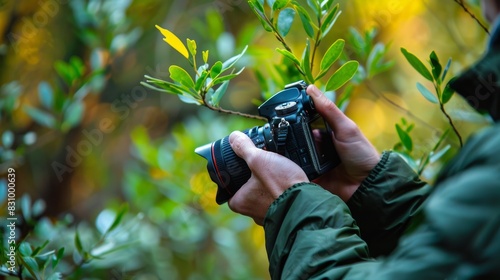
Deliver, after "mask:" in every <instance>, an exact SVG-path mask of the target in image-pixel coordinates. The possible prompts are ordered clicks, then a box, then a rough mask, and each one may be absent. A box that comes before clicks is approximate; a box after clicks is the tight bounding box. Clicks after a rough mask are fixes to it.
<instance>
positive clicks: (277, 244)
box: [264, 183, 370, 279]
mask: <svg viewBox="0 0 500 280" xmlns="http://www.w3.org/2000/svg"><path fill="white" fill-rule="evenodd" d="M264 230H265V239H266V250H267V253H268V257H269V263H270V268H269V269H270V274H271V278H272V279H310V278H312V276H313V275H321V274H323V273H328V274H329V275H331V274H332V273H333V274H336V275H337V276H340V275H343V274H345V273H346V272H347V271H348V270H349V269H350V265H352V264H353V263H356V262H359V261H360V260H366V261H369V260H370V258H369V255H368V247H367V245H366V243H365V242H364V241H363V240H362V239H361V238H360V236H359V228H358V227H357V226H356V222H355V221H354V219H353V218H352V216H351V214H350V211H349V208H348V207H347V206H346V205H345V203H344V202H343V201H342V200H341V199H340V198H339V197H337V196H334V195H332V194H331V193H330V192H328V191H326V190H324V189H323V188H321V187H320V186H318V185H315V184H313V183H302V184H297V185H294V186H292V187H291V188H289V189H288V190H286V191H285V192H284V193H283V194H282V195H281V196H280V197H279V198H278V199H277V200H275V201H274V202H273V204H271V206H270V207H269V210H268V212H267V215H266V219H265V221H264ZM336 278H337V277H336ZM338 278H340V277H338Z"/></svg>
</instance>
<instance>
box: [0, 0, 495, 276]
mask: <svg viewBox="0 0 500 280" xmlns="http://www.w3.org/2000/svg"><path fill="white" fill-rule="evenodd" d="M388 2H390V3H388ZM450 2H453V1H450ZM472 2H474V1H469V3H468V5H472V6H471V7H470V8H471V10H472V11H475V12H477V11H478V8H477V3H475V4H474V3H472ZM436 3H437V2H436ZM440 5H441V4H440V3H437V4H433V3H420V2H419V3H416V2H414V1H382V0H374V1H370V2H368V1H361V0H357V1H333V0H326V1H316V0H300V1H288V0H287V1H283V0H266V1H264V0H250V1H248V5H247V3H246V1H228V0H215V1H208V0H207V1H184V0H176V1H167V2H165V1H160V0H145V1H132V0H127V1H123V0H71V1H62V0H47V1H37V0H22V1H6V2H1V3H0V32H2V34H4V36H3V41H0V65H1V66H3V69H8V70H9V71H3V72H2V73H1V74H0V84H1V86H0V120H1V122H0V135H1V139H0V142H1V145H0V172H1V173H2V176H3V175H7V172H8V170H9V168H13V169H15V174H16V177H15V178H16V179H15V183H16V199H17V200H16V203H15V208H16V210H15V217H16V218H17V222H16V228H15V231H14V234H15V237H16V238H15V240H16V243H15V244H16V247H15V250H14V251H15V255H16V257H15V262H16V267H17V268H18V269H17V270H16V271H15V272H12V271H9V270H8V263H7V261H8V260H9V256H8V255H7V253H8V252H9V250H10V248H9V247H8V245H9V244H8V238H6V237H7V236H8V235H9V234H11V232H10V231H9V228H8V227H7V225H8V220H7V219H4V218H3V217H7V215H8V214H7V212H5V214H3V213H4V211H7V207H8V205H9V204H8V199H7V198H8V193H7V189H8V188H7V186H8V181H7V180H6V179H4V178H3V177H2V178H1V179H0V207H1V208H0V209H1V210H0V213H2V215H1V216H2V219H1V221H0V232H1V233H2V234H3V236H4V239H3V241H2V248H1V249H2V250H1V251H2V252H3V253H2V254H1V255H0V261H1V267H0V274H1V275H4V276H5V277H7V279H15V278H23V279H267V278H269V276H268V274H267V256H266V253H265V251H264V237H263V232H262V229H261V228H259V227H257V226H256V225H254V224H253V222H252V221H251V220H250V219H248V218H246V217H242V216H239V215H236V214H234V213H232V212H231V211H230V210H229V209H228V207H227V205H222V206H217V205H216V203H215V200H214V197H215V192H216V187H215V185H214V184H213V183H212V182H211V181H210V178H209V176H208V174H207V172H206V167H205V164H206V162H205V161H204V159H202V158H201V157H199V156H197V155H196V154H195V153H194V149H195V148H196V147H198V146H201V145H203V144H206V143H208V142H211V141H214V140H216V139H219V138H222V137H224V136H226V135H228V134H229V133H230V132H231V131H234V130H242V129H246V128H249V127H252V126H255V125H262V122H261V121H259V120H257V119H250V118H242V117H240V116H247V117H249V116H254V115H255V111H256V110H255V109H256V105H258V104H260V103H261V102H262V101H263V100H265V99H267V98H268V97H270V96H271V95H272V94H274V93H276V92H277V91H279V90H281V89H282V88H283V87H284V85H286V84H288V83H290V82H294V81H296V80H299V79H303V80H306V81H307V82H309V83H315V84H316V85H317V86H318V87H320V88H321V89H322V90H323V91H325V94H326V95H327V96H328V97H329V98H331V99H332V100H334V101H335V102H336V103H337V105H338V106H339V107H340V108H341V109H342V110H344V111H345V112H346V113H347V114H348V115H349V116H351V117H352V118H353V119H354V120H357V121H358V122H359V125H360V127H361V128H362V130H364V131H365V134H367V136H368V137H369V138H370V140H372V141H373V142H374V143H375V145H376V146H377V147H378V148H379V149H390V148H393V149H394V150H395V151H396V152H398V153H400V154H401V155H402V156H403V157H404V158H405V159H406V160H407V161H408V162H409V164H410V165H411V166H412V167H413V168H414V169H415V170H416V171H418V172H419V173H420V174H422V176H424V178H426V179H429V180H432V178H434V176H435V174H436V173H437V172H438V171H439V169H440V167H441V166H442V165H443V164H444V163H446V161H447V160H448V159H449V158H451V157H452V156H453V154H455V153H456V152H457V151H458V149H459V147H460V143H459V141H457V137H456V136H457V135H461V137H463V138H464V140H465V139H466V138H467V136H468V135H469V134H470V132H471V131H474V130H475V129H477V128H478V127H481V126H484V125H486V124H487V123H488V122H487V121H486V120H485V118H484V117H483V116H480V115H478V114H475V113H474V112H472V111H471V110H470V108H468V107H466V106H464V105H463V104H464V103H460V100H457V99H458V98H455V97H454V95H453V93H452V92H451V91H450V90H449V88H448V87H447V84H448V83H449V80H450V78H447V77H452V76H453V75H455V74H456V73H458V71H459V70H460V68H461V67H464V66H465V65H466V64H467V63H468V62H470V61H469V60H468V59H473V57H471V58H469V57H468V56H467V54H468V53H477V52H479V51H478V50H477V49H476V48H477V47H478V46H477V43H476V42H477V40H482V39H484V38H485V37H484V34H483V33H484V32H483V31H482V30H481V28H480V27H479V26H477V25H475V24H470V21H469V20H470V18H469V17H467V15H466V16H465V17H464V16H463V11H462V10H461V7H459V6H458V5H454V6H453V7H454V9H450V10H447V9H441V7H440ZM178 11H186V13H182V14H180V13H179V12H178ZM342 11H344V12H343V13H342ZM346 11H347V12H346ZM450 11H451V12H450ZM434 13H435V14H434ZM448 13H451V14H448ZM407 18H409V19H413V21H410V22H409V23H406V22H405V21H403V20H402V19H407ZM448 18H451V19H456V21H452V20H448ZM444 19H446V20H444ZM463 22H465V23H463ZM155 25H158V26H162V27H163V28H159V29H160V31H162V34H163V37H166V40H165V41H166V42H167V44H168V45H170V46H168V45H165V43H164V42H162V41H161V37H160V36H159V35H160V34H159V33H158V30H156V29H155V28H154V26H155ZM400 25H401V26H402V27H401V29H397V28H399V26H400ZM450 25H451V26H454V27H456V26H458V29H461V28H463V29H464V30H465V27H464V25H466V27H467V28H469V29H466V30H465V31H463V30H460V31H461V32H460V33H462V34H466V35H467V36H469V37H467V38H460V37H458V36H457V34H456V32H455V31H454V30H453V29H451V28H450ZM411 26H417V27H419V28H420V29H419V30H418V33H419V34H424V35H425V34H427V35H428V37H426V39H425V38H424V40H427V42H426V43H422V44H414V45H412V47H411V50H412V53H410V52H409V51H406V49H401V50H402V53H400V52H398V50H399V49H400V48H401V47H404V45H407V44H405V43H406V42H407V41H405V40H408V38H406V37H404V36H403V35H406V36H410V35H407V34H412V32H411V30H409V29H411V28H410V27H411ZM439 26H443V27H442V28H439ZM165 29H168V30H167V31H168V32H165ZM398 30H403V31H402V33H403V35H401V34H399V37H397V34H398ZM426 30H427V31H426ZM450 30H451V31H450ZM466 31H467V32H466ZM426 32H427V33H426ZM165 34H166V35H165ZM186 34H188V35H186ZM172 35H174V36H175V38H173V37H172ZM393 36H396V37H395V38H393ZM447 36H448V37H449V38H451V39H449V38H448V37H447ZM471 36H475V37H471ZM172 38H173V39H172ZM179 38H189V39H186V40H184V39H179ZM471 38H473V39H474V40H471ZM410 39H411V40H412V41H411V42H413V40H416V39H415V38H410ZM466 39H468V40H470V41H472V43H470V44H467V41H468V40H466ZM179 42H180V44H179ZM184 42H185V43H184ZM430 43H432V46H429V44H430ZM441 44H442V45H441ZM393 45H396V48H391V46H393ZM417 46H418V47H417ZM434 46H435V47H434ZM452 46H455V47H454V48H452ZM172 47H173V48H172ZM394 49H396V51H394ZM409 49H410V48H409ZM434 49H435V50H436V51H435V52H434V51H432V50H434ZM451 49H454V50H455V52H454V53H450V50H451ZM429 52H430V53H431V54H430V56H429V60H428V64H427V65H428V66H426V64H425V61H424V60H423V59H419V58H418V57H423V55H422V53H425V54H427V53H429ZM436 53H440V54H441V53H444V54H443V56H444V55H449V56H453V60H454V63H453V64H451V63H450V62H451V59H450V60H448V63H447V64H446V65H444V66H443V65H441V62H440V61H444V60H440V59H439V58H438V56H437V55H436ZM200 58H201V59H200ZM406 66H409V67H410V68H411V69H410V71H405V69H406V68H405V67H406ZM243 69H245V71H243ZM448 72H449V73H448ZM415 74H417V75H420V76H417V75H415ZM144 75H146V79H145V81H144ZM414 75H415V76H414ZM422 78H423V79H422ZM445 81H446V82H445ZM141 82H142V83H141ZM229 82H230V83H229ZM415 84H416V85H417V86H416V87H415V86H414V85H415ZM151 87H152V88H153V89H155V90H154V91H150V90H149V89H150V88H151ZM413 88H414V89H415V91H413ZM429 88H431V89H432V88H433V90H429ZM158 90H159V91H158ZM165 92H168V93H173V94H174V95H170V94H165ZM418 92H420V94H418ZM415 96H416V97H415ZM177 97H180V100H179V99H178V98H177ZM396 97H397V98H396ZM421 97H423V98H421ZM398 100H403V102H401V101H398ZM429 102H430V103H429ZM193 103H194V104H198V105H202V106H193ZM360 104H369V105H370V106H371V107H369V109H368V110H366V108H367V107H363V106H360ZM381 104H385V105H381ZM429 104H430V105H432V104H436V105H438V106H429ZM445 105H446V107H445ZM203 106H204V107H208V109H207V108H203ZM383 106H386V107H383ZM434 107H435V110H434ZM378 108H384V112H383V114H382V113H380V109H378ZM209 109H212V110H209ZM220 113H228V114H220ZM231 114H237V115H240V116H235V115H231ZM379 120H381V121H379ZM363 121H366V122H367V123H368V125H364V124H363ZM380 123H383V124H380ZM372 128H373V129H372ZM373 131H375V132H373ZM451 131H454V132H455V133H451ZM5 177H7V176H5ZM21 267H22V269H21Z"/></svg>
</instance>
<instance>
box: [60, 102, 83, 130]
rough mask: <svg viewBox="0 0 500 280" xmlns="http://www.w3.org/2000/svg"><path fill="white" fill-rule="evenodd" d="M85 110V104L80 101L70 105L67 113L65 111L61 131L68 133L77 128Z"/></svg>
mask: <svg viewBox="0 0 500 280" xmlns="http://www.w3.org/2000/svg"><path fill="white" fill-rule="evenodd" d="M84 109H85V106H84V104H83V103H82V102H80V101H78V100H75V102H73V103H72V104H71V105H69V106H68V108H67V109H66V111H64V120H63V123H62V125H61V129H62V130H63V131H68V130H69V129H70V128H72V127H75V126H77V125H78V124H79V123H80V122H81V120H82V117H83V112H84Z"/></svg>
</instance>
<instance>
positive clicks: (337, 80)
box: [326, 60, 359, 90]
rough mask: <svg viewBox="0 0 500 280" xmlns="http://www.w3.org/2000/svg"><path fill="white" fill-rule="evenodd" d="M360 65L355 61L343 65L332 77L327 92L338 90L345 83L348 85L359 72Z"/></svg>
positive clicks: (327, 85) (327, 84)
mask: <svg viewBox="0 0 500 280" xmlns="http://www.w3.org/2000/svg"><path fill="white" fill-rule="evenodd" d="M358 66H359V63H358V62H357V61H355V60H350V61H348V62H346V63H345V64H344V65H342V66H341V67H340V68H339V69H337V71H336V72H335V73H334V74H333V75H332V76H331V77H330V79H329V80H328V82H327V83H326V90H337V89H339V88H340V87H341V86H343V85H344V84H345V83H347V82H348V81H349V80H350V79H351V78H352V77H353V76H354V74H356V71H357V70H358Z"/></svg>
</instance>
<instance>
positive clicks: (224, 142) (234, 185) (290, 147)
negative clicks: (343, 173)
mask: <svg viewBox="0 0 500 280" xmlns="http://www.w3.org/2000/svg"><path fill="white" fill-rule="evenodd" d="M306 89H307V84H306V83H305V82H303V81H298V82H295V83H292V84H289V85H287V86H285V89H284V90H282V91H280V92H278V93H276V94H274V95H273V96H272V97H271V98H269V99H268V100H267V101H265V102H264V103H263V104H262V105H261V106H259V108H258V112H259V115H260V116H263V117H265V118H266V119H267V120H268V122H267V123H266V124H265V125H264V126H256V127H253V128H250V129H248V130H245V131H243V133H245V134H247V135H248V136H249V138H250V139H252V141H253V143H254V144H255V146H256V147H258V148H260V149H264V150H267V151H271V152H276V153H279V154H281V155H283V156H285V157H287V158H289V159H290V160H292V161H293V162H295V163H296V164H297V165H299V166H300V167H301V168H302V169H303V170H304V172H305V173H306V175H307V176H308V178H309V179H310V180H313V179H315V178H317V177H318V176H320V175H322V174H324V173H326V172H327V171H329V170H330V169H332V168H333V167H335V166H337V165H338V164H339V163H340V159H339V157H338V155H337V152H336V151H335V148H334V145H333V143H332V133H331V129H330V127H329V126H328V124H327V123H326V122H325V121H324V119H323V118H322V117H321V116H320V115H319V114H318V113H317V112H316V110H315V109H314V103H313V101H312V99H311V98H310V97H309V96H308V95H307V93H306ZM228 138H229V137H228V136H226V137H224V138H222V139H219V140H217V141H215V142H213V143H210V144H207V145H204V146H202V147H199V148H197V149H196V150H195V152H196V153H197V154H199V155H201V156H203V157H204V158H206V159H207V161H208V164H207V169H208V172H209V174H210V178H211V179H212V181H214V182H215V183H216V184H217V186H218V190H217V196H216V202H217V203H218V204H222V203H224V202H226V201H227V200H229V198H231V197H232V196H233V195H234V193H235V192H236V191H237V190H238V189H239V188H240V187H241V186H242V185H243V184H244V183H245V182H246V181H248V179H249V178H250V175H251V171H250V169H249V168H248V165H247V164H246V162H245V161H244V160H242V159H241V158H239V157H238V156H237V155H236V154H235V153H234V151H233V150H232V149H231V146H230V145H229V139H228Z"/></svg>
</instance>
